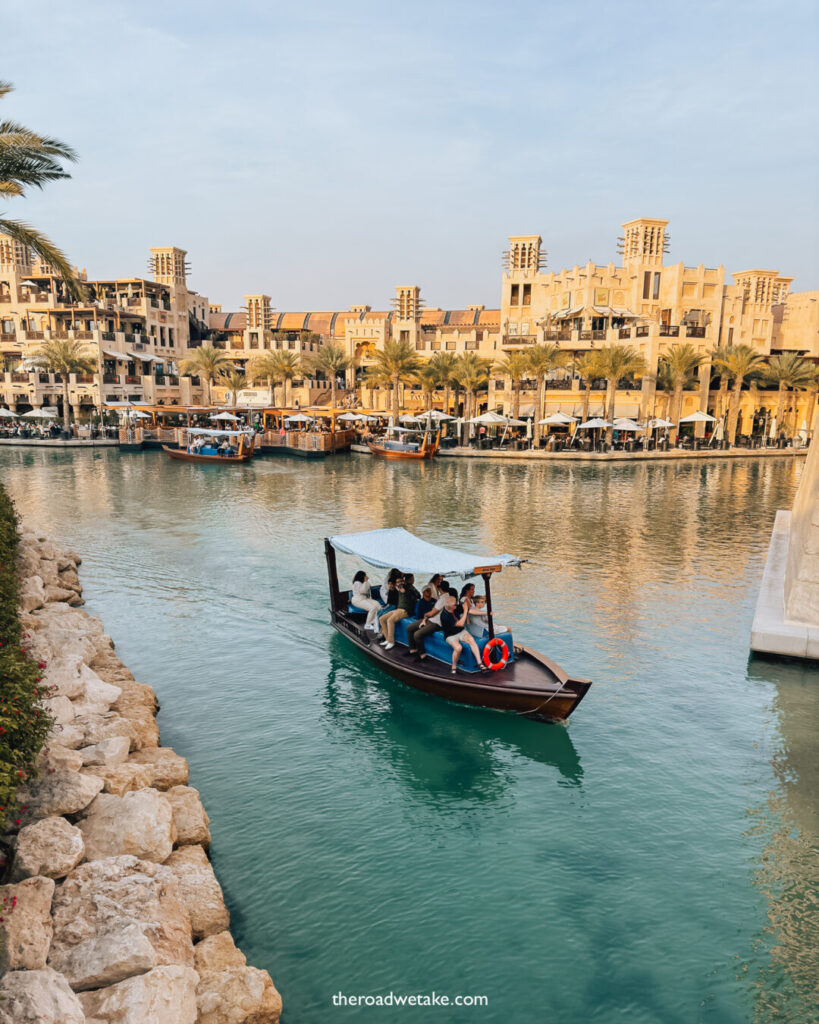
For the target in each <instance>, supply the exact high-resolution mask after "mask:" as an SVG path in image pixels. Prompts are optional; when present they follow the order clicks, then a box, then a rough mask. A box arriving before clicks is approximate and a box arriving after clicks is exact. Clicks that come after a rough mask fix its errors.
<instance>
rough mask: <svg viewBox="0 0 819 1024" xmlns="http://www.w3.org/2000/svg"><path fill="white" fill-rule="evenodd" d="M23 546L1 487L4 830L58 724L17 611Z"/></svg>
mask: <svg viewBox="0 0 819 1024" xmlns="http://www.w3.org/2000/svg"><path fill="white" fill-rule="evenodd" d="M19 546H20V535H19V534H18V532H17V513H16V512H15V509H14V505H13V504H12V502H11V499H10V498H9V496H8V495H7V494H6V492H5V490H4V489H3V488H2V486H0V833H2V831H3V826H4V824H5V822H6V820H7V819H9V818H11V817H13V816H14V814H15V813H16V811H17V808H18V804H17V800H16V796H15V793H16V790H17V787H18V786H20V785H21V783H23V782H24V781H25V780H26V779H27V778H28V776H29V775H30V774H31V772H32V771H33V770H34V762H35V761H36V759H37V755H38V754H39V753H40V751H41V750H42V748H43V745H44V744H45V741H46V737H47V736H48V733H49V731H50V729H51V726H52V721H51V718H50V717H49V716H48V715H47V714H46V712H45V710H44V709H43V708H42V707H40V699H41V697H43V696H47V694H46V693H45V691H44V689H43V688H42V686H41V677H42V673H43V669H44V668H45V665H44V664H43V663H38V662H36V661H33V660H32V659H31V658H30V657H29V656H28V654H27V653H26V650H25V640H24V637H23V631H22V628H21V625H20V618H19V615H18V611H17V596H18V591H19V586H20V580H19V578H18V575H17V572H18V568H17V555H18V549H19Z"/></svg>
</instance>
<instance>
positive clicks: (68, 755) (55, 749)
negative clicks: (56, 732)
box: [37, 743, 82, 775]
mask: <svg viewBox="0 0 819 1024" xmlns="http://www.w3.org/2000/svg"><path fill="white" fill-rule="evenodd" d="M80 768H82V756H81V755H80V754H79V752H78V751H76V750H72V749H71V748H70V747H64V746H63V745H62V744H61V743H51V744H50V745H49V746H47V747H44V748H43V749H42V750H41V751H40V755H39V757H38V758H37V770H38V771H39V772H40V774H42V775H51V774H53V773H54V772H56V771H69V772H78V771H79V770H80Z"/></svg>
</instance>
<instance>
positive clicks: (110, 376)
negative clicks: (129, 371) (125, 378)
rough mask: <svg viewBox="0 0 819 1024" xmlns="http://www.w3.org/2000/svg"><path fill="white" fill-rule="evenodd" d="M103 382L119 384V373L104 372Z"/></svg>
mask: <svg viewBox="0 0 819 1024" xmlns="http://www.w3.org/2000/svg"><path fill="white" fill-rule="evenodd" d="M102 382H103V384H119V374H118V373H104V374H103V375H102Z"/></svg>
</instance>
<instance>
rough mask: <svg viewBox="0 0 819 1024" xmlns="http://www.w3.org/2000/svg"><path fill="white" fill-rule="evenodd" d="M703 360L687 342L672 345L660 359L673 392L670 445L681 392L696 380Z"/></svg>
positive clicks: (674, 439)
mask: <svg viewBox="0 0 819 1024" xmlns="http://www.w3.org/2000/svg"><path fill="white" fill-rule="evenodd" d="M704 359H705V356H704V355H703V354H702V353H700V352H698V351H697V350H696V349H695V348H694V346H693V345H691V344H689V343H688V342H684V343H683V344H682V345H673V346H672V347H671V348H670V349H669V350H668V352H666V353H665V355H663V357H662V358H661V359H660V363H661V364H662V366H663V367H664V368H665V370H666V373H667V378H668V381H669V383H670V384H671V387H672V388H673V391H674V394H673V399H672V403H671V415H670V417H669V418H670V419H671V420H673V422H674V426H673V427H672V428H671V432H670V436H671V443H672V444H673V443H674V442H675V441H676V440H677V424H678V422H679V419H680V416H681V414H682V398H683V391H684V390H685V388H686V385H688V384H690V383H691V381H692V380H694V379H695V378H696V374H697V370H698V369H699V367H700V364H701V363H702V361H703V360H704Z"/></svg>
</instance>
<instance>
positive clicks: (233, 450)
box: [162, 427, 255, 466]
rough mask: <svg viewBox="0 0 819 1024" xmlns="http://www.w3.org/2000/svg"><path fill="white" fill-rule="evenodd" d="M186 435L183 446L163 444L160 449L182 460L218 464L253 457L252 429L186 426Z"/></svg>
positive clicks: (246, 460) (253, 439)
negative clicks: (186, 441)
mask: <svg viewBox="0 0 819 1024" xmlns="http://www.w3.org/2000/svg"><path fill="white" fill-rule="evenodd" d="M187 435H188V443H187V446H186V447H185V448H169V447H168V445H166V444H163V445H162V450H163V451H165V452H167V453H168V455H170V457H171V458H172V459H179V460H180V461H182V462H209V463H215V464H216V465H220V466H221V465H223V464H224V463H226V462H227V463H232V462H249V461H250V460H251V459H252V458H253V454H254V444H255V437H254V435H253V433H252V431H249V430H211V429H209V428H207V427H204V428H202V427H188V429H187ZM220 439H222V444H221V445H220V444H219V440H220ZM233 440H236V443H235V444H234V443H232V442H233Z"/></svg>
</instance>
